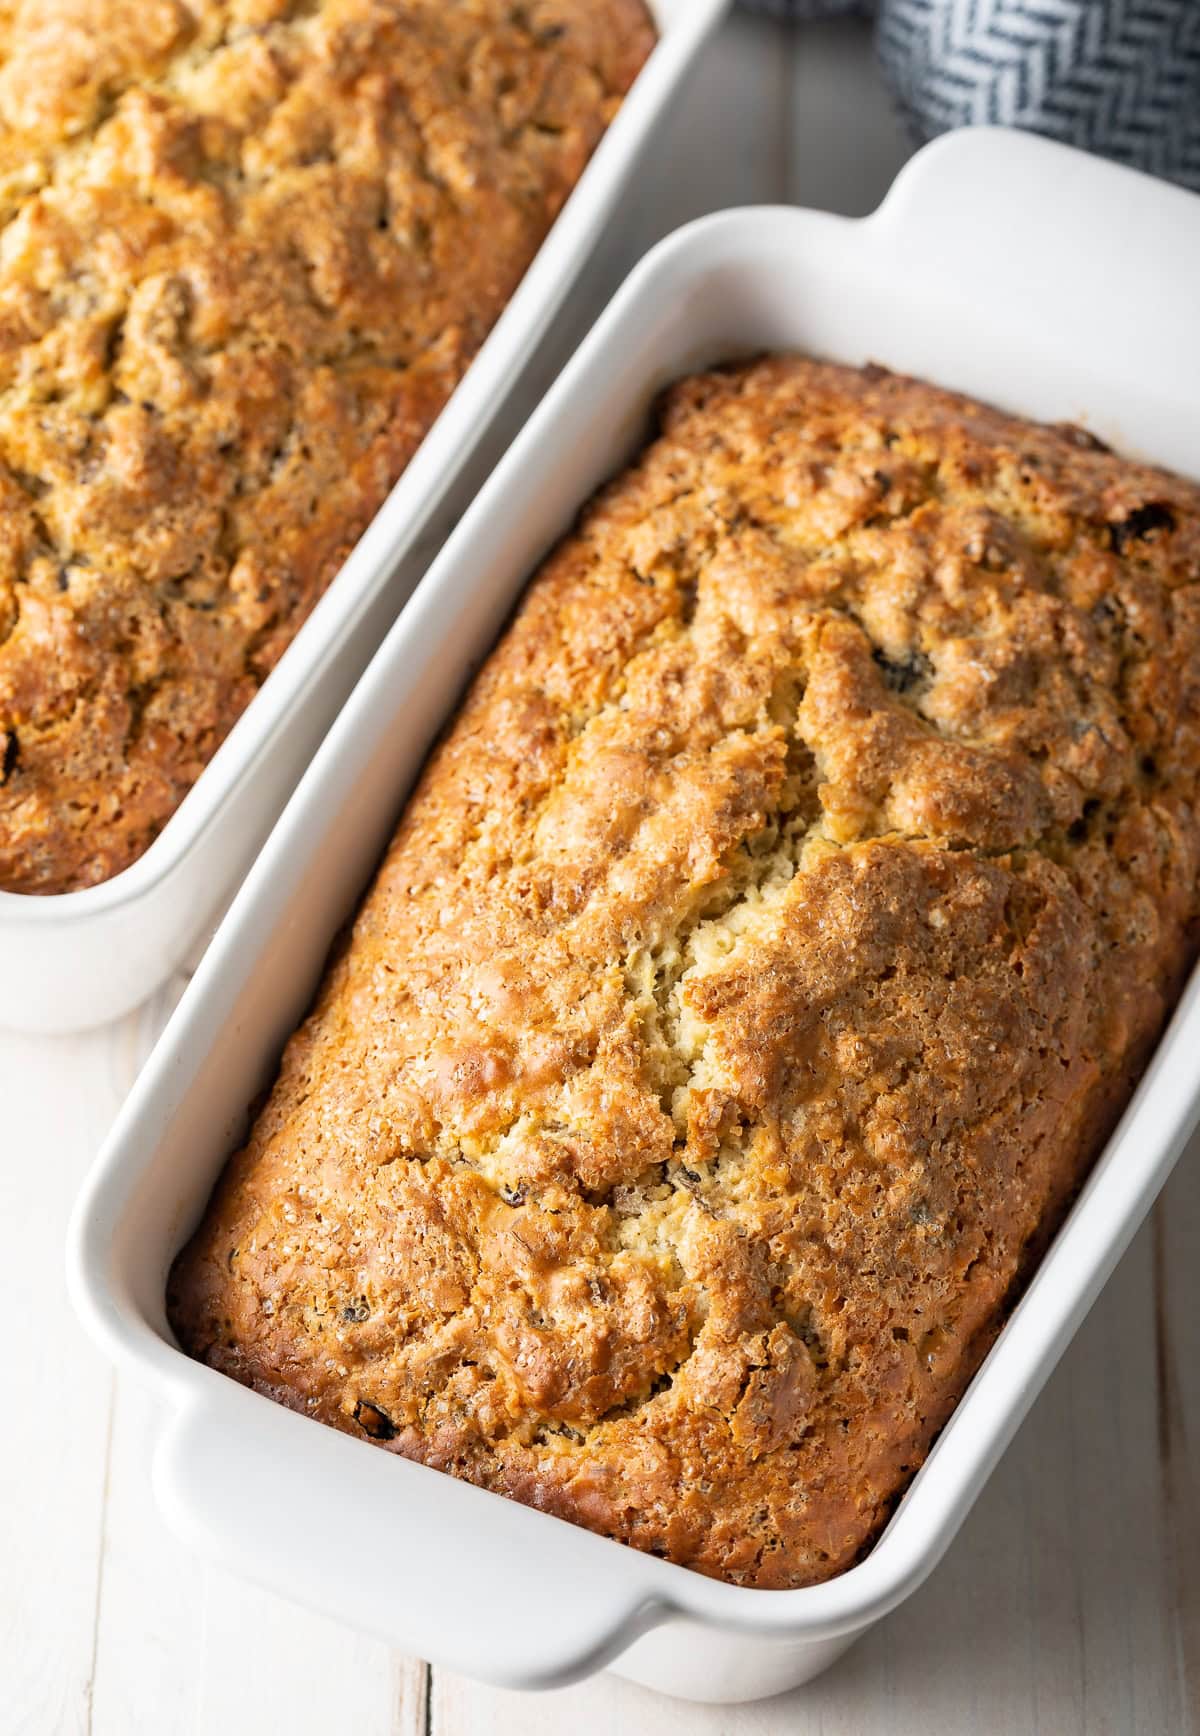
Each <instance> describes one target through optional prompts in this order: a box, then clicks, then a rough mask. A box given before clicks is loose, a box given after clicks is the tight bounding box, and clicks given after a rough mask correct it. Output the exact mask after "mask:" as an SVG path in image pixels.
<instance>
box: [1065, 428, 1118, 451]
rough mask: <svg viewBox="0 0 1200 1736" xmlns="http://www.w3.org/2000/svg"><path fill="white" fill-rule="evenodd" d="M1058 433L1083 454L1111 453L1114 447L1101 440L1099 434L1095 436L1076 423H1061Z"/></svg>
mask: <svg viewBox="0 0 1200 1736" xmlns="http://www.w3.org/2000/svg"><path fill="white" fill-rule="evenodd" d="M1056 426H1057V428H1058V432H1059V433H1060V434H1061V435H1062V437H1063V439H1064V440H1068V441H1070V443H1071V445H1072V446H1077V447H1078V448H1079V450H1080V451H1081V452H1111V451H1112V447H1111V446H1109V445H1108V444H1107V443H1106V442H1105V441H1103V440H1101V438H1100V436H1099V435H1098V434H1093V433H1092V431H1091V429H1090V428H1080V427H1079V426H1078V424H1077V423H1075V422H1059V423H1057V424H1056Z"/></svg>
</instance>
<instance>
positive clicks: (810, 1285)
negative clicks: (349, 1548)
mask: <svg viewBox="0 0 1200 1736" xmlns="http://www.w3.org/2000/svg"><path fill="white" fill-rule="evenodd" d="M1198 882H1200V488H1197V487H1196V486H1195V485H1193V484H1191V483H1188V482H1184V481H1181V480H1179V479H1178V478H1176V477H1173V476H1168V475H1165V474H1162V473H1160V472H1158V471H1154V470H1150V469H1146V468H1143V467H1141V466H1138V465H1136V464H1132V463H1128V462H1125V461H1123V460H1122V459H1120V458H1118V457H1115V456H1114V455H1113V454H1111V453H1110V452H1108V451H1107V450H1106V449H1105V448H1103V447H1102V446H1100V445H1099V444H1098V443H1097V442H1095V441H1094V440H1092V439H1090V438H1089V437H1088V436H1086V435H1085V434H1083V433H1081V432H1080V431H1077V430H1070V429H1055V428H1047V427H1039V426H1035V425H1033V424H1030V423H1028V422H1023V421H1019V420H1015V419H1013V418H1011V417H1009V416H1005V415H1001V414H1000V413H998V412H997V411H995V410H992V409H988V408H986V407H984V406H982V405H979V404H976V403H972V402H970V401H968V400H967V399H964V398H960V397H955V396H952V395H951V394H949V393H946V392H942V391H938V390H935V389H933V388H932V387H929V386H926V385H921V384H918V383H916V382H914V381H911V380H907V379H901V378H897V377H894V376H891V375H889V374H886V373H883V372H882V371H880V370H873V369H868V370H866V371H865V372H856V371H853V370H849V369H846V368H841V367H835V366H831V365H827V364H823V363H821V362H816V361H808V360H801V359H795V358H787V357H783V358H774V359H768V360H764V361H759V362H757V363H754V364H752V365H749V366H740V367H738V368H734V369H732V370H730V371H718V372H715V373H711V374H708V375H705V376H703V377H701V378H697V379H692V380H688V381H686V382H684V383H683V384H682V385H679V386H678V387H676V388H675V389H674V390H673V391H672V392H671V393H670V395H669V397H668V398H667V401H666V406H665V412H664V414H663V419H662V428H661V433H660V434H659V437H658V438H657V439H656V440H655V441H654V443H653V444H652V445H651V446H650V447H649V448H648V450H647V451H646V452H645V454H644V455H643V457H642V458H641V460H640V461H639V462H638V463H637V464H635V465H634V466H633V468H632V469H630V470H629V471H628V472H627V473H626V474H624V475H623V476H621V477H620V478H619V479H618V480H617V481H616V482H614V483H613V484H612V485H611V486H610V487H608V488H607V489H606V490H605V491H604V492H603V493H602V494H601V495H600V496H599V498H598V499H597V500H596V501H595V502H594V503H593V504H592V505H591V506H590V507H589V508H588V510H587V511H586V513H585V514H584V516H583V518H582V521H581V523H580V525H579V527H578V529H577V530H576V531H575V532H574V533H573V534H572V535H570V536H569V537H568V538H567V539H566V540H565V541H564V542H563V543H562V545H561V546H560V547H559V548H558V550H557V551H556V552H555V553H554V554H553V555H552V556H551V557H550V559H549V560H548V561H547V562H546V564H545V566H544V567H543V569H542V571H541V572H540V574H539V576H538V577H537V578H536V580H535V581H534V583H533V585H532V587H531V588H530V590H529V591H528V594H527V596H526V598H525V600H524V602H523V603H522V605H521V607H520V610H519V612H518V614H517V616H516V618H515V620H514V622H513V624H512V625H511V627H510V628H509V630H508V632H507V634H506V636H505V637H504V639H503V640H502V642H501V644H500V646H499V648H498V649H497V650H496V652H495V653H494V655H493V656H492V657H491V659H490V661H489V662H488V663H487V664H486V666H485V667H484V669H483V671H482V673H481V674H480V676H479V677H478V679H477V680H476V682H475V684H474V687H473V689H472V691H471V693H470V695H469V697H468V699H467V701H466V703H465V705H464V706H463V708H462V710H461V712H460V713H459V715H458V717H457V720H456V721H455V722H454V723H453V725H452V727H451V728H450V730H449V733H448V734H447V736H446V737H445V739H444V741H443V742H442V744H441V745H440V746H439V748H438V749H437V751H436V752H435V753H434V754H433V756H432V758H431V759H430V762H429V764H428V766H427V768H426V770H425V773H424V775H423V777H422V779H421V781H420V784H419V787H418V788H417V790H416V793H415V795H414V796H413V797H412V799H411V801H410V802H409V804H408V806H407V809H406V811H405V813H404V816H403V819H402V821H401V824H400V828H399V831H398V832H397V834H396V837H395V840H394V843H393V844H392V846H391V849H390V852H389V854H388V855H387V858H386V860H385V862H384V865H383V867H382V869H381V870H380V872H379V876H378V878H377V880H376V882H375V885H374V887H373V889H372V890H371V892H370V894H369V896H368V897H367V899H366V902H365V903H364V905H363V907H362V910H361V912H360V914H359V916H358V919H357V922H356V924H355V926H354V930H353V935H352V938H351V939H350V940H349V942H348V945H347V947H346V948H345V950H344V951H343V952H342V955H341V956H340V957H338V958H337V959H336V961H335V962H334V963H333V964H332V965H331V968H330V970H329V972H328V975H327V977H326V980H325V983H324V986H323V987H322V989H321V991H320V994H319V997H318V999H317V1002H316V1005H315V1009H314V1011H313V1012H312V1014H311V1016H310V1017H309V1018H308V1020H307V1021H306V1023H305V1024H304V1025H303V1026H302V1028H301V1029H300V1031H299V1032H298V1033H297V1035H296V1036H295V1037H294V1038H293V1039H292V1041H291V1042H290V1044H289V1045H288V1048H287V1051H286V1053H285V1056H284V1059H283V1064H282V1071H281V1073H280V1075H279V1078H278V1081H277V1083H276V1085H275V1087H274V1090H273V1091H272V1093H271V1095H270V1098H269V1101H268V1102H267V1104H266V1107H265V1108H264V1109H263V1111H262V1113H261V1114H260V1115H259V1116H258V1119H257V1121H256V1123H255V1125H254V1127H253V1131H252V1133H251V1135H250V1138H249V1142H248V1144H247V1145H246V1147H245V1149H244V1150H243V1151H242V1152H241V1153H240V1155H238V1156H237V1157H236V1158H235V1159H234V1160H233V1161H232V1162H231V1164H230V1165H229V1167H228V1169H227V1171H226V1173H225V1175H224V1177H223V1178H222V1179H221V1181H220V1183H219V1185H218V1187H217V1190H216V1193H215V1197H214V1199H213V1201H212V1203H211V1205H210V1207H209V1210H208V1213H207V1215H206V1216H205V1218H204V1220H203V1222H202V1224H201V1225H200V1228H199V1229H198V1231H197V1232H196V1234H195V1237H194V1239H193V1240H192V1242H191V1243H190V1245H189V1246H188V1247H187V1248H186V1249H185V1251H184V1252H183V1253H182V1255H181V1256H180V1257H179V1259H178V1262H177V1264H176V1266H175V1268H174V1272H173V1275H172V1277H171V1281H170V1295H169V1312H170V1318H171V1320H172V1322H173V1324H174V1328H175V1330H176V1332H177V1334H178V1337H179V1340H180V1342H181V1344H182V1345H183V1346H184V1347H185V1348H186V1349H187V1350H188V1351H190V1352H191V1353H192V1354H193V1355H195V1356H197V1357H200V1358H203V1359H204V1360H206V1361H207V1362H209V1363H210V1364H212V1365H213V1366H214V1367H216V1368H219V1369H223V1370H225V1371H226V1372H227V1373H228V1374H230V1375H233V1376H234V1377H235V1378H236V1379H238V1380H240V1381H243V1382H245V1383H246V1384H248V1385H250V1386H253V1387H255V1388H257V1389H258V1390H259V1391H261V1392H263V1393H267V1394H269V1395H270V1396H271V1397H273V1398H275V1399H278V1400H281V1401H282V1402H283V1403H285V1404H288V1405H291V1406H293V1407H294V1408H296V1409H297V1410H301V1411H307V1412H308V1413H310V1414H311V1415H312V1416H314V1417H319V1418H320V1419H321V1420H322V1421H323V1422H326V1423H331V1424H333V1425H334V1426H335V1427H337V1428H340V1429H344V1430H346V1431H347V1432H349V1433H351V1434H358V1435H362V1436H366V1437H368V1438H370V1439H372V1440H375V1441H378V1442H380V1443H382V1444H383V1445H384V1446H386V1447H387V1449H388V1450H389V1451H391V1452H394V1453H401V1454H404V1455H406V1456H409V1457H412V1458H416V1459H420V1460H423V1461H425V1462H426V1463H428V1464H430V1465H435V1466H438V1467H439V1468H441V1469H442V1470H445V1471H450V1472H453V1473H454V1474H455V1475H457V1476H461V1477H466V1478H470V1479H471V1480H473V1481H475V1482H477V1483H481V1484H484V1485H486V1486H487V1487H488V1488H490V1489H494V1490H499V1491H501V1492H502V1493H504V1494H506V1495H510V1496H515V1497H516V1498H517V1499H519V1500H522V1501H526V1502H529V1503H531V1504H532V1505H534V1506H537V1507H541V1508H545V1509H548V1510H549V1511H550V1512H552V1513H556V1514H559V1515H561V1516H562V1517H563V1518H566V1519H570V1520H574V1521H576V1522H578V1523H579V1524H582V1525H586V1526H590V1527H592V1528H593V1529H595V1530H597V1531H601V1532H605V1533H608V1534H609V1535H611V1536H613V1537H617V1538H621V1539H624V1540H625V1541H626V1542H628V1543H632V1544H636V1545H637V1546H638V1547H639V1548H642V1549H647V1550H650V1551H652V1552H654V1553H656V1554H659V1555H664V1556H668V1557H670V1558H671V1559H672V1560H674V1561H677V1562H681V1563H686V1564H687V1565H689V1566H691V1567H694V1568H699V1569H701V1570H702V1571H704V1572H706V1573H709V1574H714V1575H720V1576H723V1577H725V1578H727V1579H730V1580H733V1581H736V1582H739V1583H742V1584H746V1585H755V1586H768V1587H769V1586H797V1585H803V1584H807V1583H809V1582H811V1581H815V1580H820V1579H823V1578H825V1577H827V1576H828V1575H831V1574H833V1573H836V1572H837V1571H838V1570H839V1569H842V1568H844V1567H846V1566H847V1565H849V1564H850V1563H852V1562H853V1561H854V1560H855V1559H856V1557H857V1556H858V1555H859V1554H860V1553H861V1552H862V1551H863V1549H864V1548H865V1547H866V1546H867V1545H869V1543H870V1542H871V1540H872V1539H873V1538H874V1537H875V1536H876V1534H877V1532H878V1531H879V1529H880V1527H881V1525H882V1524H883V1522H884V1520H885V1519H886V1517H887V1515H888V1513H889V1511H890V1510H891V1508H892V1505H893V1503H894V1502H895V1500H896V1498H897V1496H898V1494H899V1493H900V1491H901V1490H902V1489H903V1488H904V1485H905V1483H906V1481H907V1480H908V1478H909V1477H910V1476H911V1475H912V1473H913V1472H914V1471H915V1469H916V1468H917V1466H918V1465H919V1464H920V1463H921V1460H922V1458H923V1457H924V1455H925V1453H926V1451H927V1450H928V1448H929V1445H930V1442H931V1440H932V1439H933V1437H934V1435H935V1434H936V1433H937V1431H938V1429H939V1428H940V1427H941V1425H942V1424H943V1423H944V1421H945V1420H946V1418H947V1416H948V1415H949V1413H950V1411H951V1409H952V1408H953V1406H954V1404H955V1401H956V1400H957V1398H958V1397H959V1395H960V1394H961V1393H962V1391H963V1388H964V1386H965V1385H966V1383H967V1381H968V1379H969V1377H970V1375H971V1373H972V1371H973V1370H974V1369H975V1367H976V1365H977V1364H978V1362H979V1360H980V1358H981V1356H982V1355H983V1353H984V1351H985V1350H986V1348H987V1346H988V1344H989V1342H990V1341H991V1339H992V1337H993V1336H994V1334H995V1332H996V1331H997V1329H998V1326H999V1324H1000V1322H1001V1319H1002V1317H1003V1314H1004V1312H1005V1310H1006V1308H1007V1307H1008V1306H1009V1304H1010V1303H1011V1301H1012V1299H1013V1297H1014V1294H1015V1292H1016V1289H1017V1287H1018V1286H1019V1283H1020V1281H1021V1279H1022V1277H1023V1275H1024V1274H1025V1272H1026V1271H1027V1270H1028V1268H1029V1265H1030V1262H1031V1260H1032V1259H1033V1258H1034V1257H1035V1255H1036V1253H1037V1251H1038V1249H1039V1247H1040V1246H1041V1245H1042V1244H1043V1242H1044V1241H1045V1239H1046V1237H1047V1236H1048V1234H1049V1233H1050V1232H1051V1231H1052V1229H1053V1228H1054V1226H1055V1224H1056V1222H1057V1221H1058V1219H1059V1218H1060V1216H1061V1213H1062V1210H1063V1208H1064V1205H1065V1203H1066V1202H1067V1201H1068V1199H1069V1197H1070V1195H1071V1193H1072V1190H1073V1189H1074V1188H1075V1187H1076V1186H1077V1184H1078V1182H1079V1180H1080V1178H1081V1177H1082V1175H1083V1174H1084V1172H1085V1170H1086V1169H1087V1166H1088V1164H1089V1163H1090V1161H1091V1160H1092V1159H1093V1158H1094V1157H1095V1156H1096V1154H1097V1152H1098V1150H1099V1148H1100V1146H1101V1144H1102V1142H1103V1140H1104V1138H1105V1136H1106V1134H1107V1133H1108V1132H1109V1130H1110V1128H1111V1126H1112V1124H1113V1121H1114V1118H1115V1117H1116V1115H1117V1114H1118V1112H1119V1111H1120V1109H1121V1107H1122V1106H1123V1104H1124V1103H1125V1101H1126V1099H1127V1097H1128V1095H1129V1092H1130V1089H1131V1087H1132V1085H1133V1082H1134V1080H1135V1078H1136V1076H1137V1074H1138V1071H1139V1069H1140V1068H1141V1067H1142V1065H1143V1063H1144V1062H1145V1060H1146V1058H1147V1055H1148V1052H1149V1050H1150V1048H1151V1045H1152V1044H1153V1043H1154V1041H1155V1039H1156V1037H1157V1035H1158V1033H1159V1031H1160V1028H1161V1026H1162V1023H1163V1019H1164V1015H1165V1013H1166V1012H1167V1009H1168V1008H1169V1007H1170V1005H1171V1003H1172V1000H1173V998H1174V997H1175V995H1176V993H1177V990H1178V988H1179V986H1180V984H1181V980H1182V977H1183V974H1184V972H1185V971H1186V969H1187V967H1188V964H1189V962H1190V960H1191V959H1192V957H1193V956H1194V954H1195V950H1196V941H1197V922H1198V918H1200V892H1198Z"/></svg>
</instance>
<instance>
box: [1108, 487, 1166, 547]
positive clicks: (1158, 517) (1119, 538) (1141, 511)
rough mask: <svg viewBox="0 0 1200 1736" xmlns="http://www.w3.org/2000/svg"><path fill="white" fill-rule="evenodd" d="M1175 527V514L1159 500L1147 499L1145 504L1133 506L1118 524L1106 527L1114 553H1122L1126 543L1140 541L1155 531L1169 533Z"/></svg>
mask: <svg viewBox="0 0 1200 1736" xmlns="http://www.w3.org/2000/svg"><path fill="white" fill-rule="evenodd" d="M1174 529H1175V514H1174V513H1173V512H1172V511H1171V509H1170V507H1169V506H1167V505H1165V503H1164V502H1163V501H1161V500H1148V501H1147V502H1146V504H1145V506H1138V507H1135V508H1134V510H1133V511H1132V512H1131V513H1130V514H1129V516H1128V517H1127V518H1123V519H1122V520H1121V522H1120V524H1110V525H1109V527H1108V540H1109V545H1110V547H1111V548H1112V549H1113V551H1114V553H1115V554H1119V555H1122V554H1124V553H1125V548H1126V545H1127V544H1128V543H1131V542H1142V541H1143V540H1144V539H1145V538H1147V537H1151V536H1153V535H1154V533H1155V531H1160V530H1161V531H1166V532H1167V533H1168V534H1170V532H1171V531H1173V530H1174Z"/></svg>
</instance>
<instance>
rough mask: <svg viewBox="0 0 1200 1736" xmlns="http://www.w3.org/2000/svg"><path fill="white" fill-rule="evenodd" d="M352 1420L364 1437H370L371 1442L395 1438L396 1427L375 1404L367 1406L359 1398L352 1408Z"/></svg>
mask: <svg viewBox="0 0 1200 1736" xmlns="http://www.w3.org/2000/svg"><path fill="white" fill-rule="evenodd" d="M354 1420H355V1422H356V1423H357V1424H358V1426H359V1428H360V1429H361V1430H362V1431H363V1433H364V1434H365V1435H370V1437H371V1439H372V1440H373V1441H391V1440H394V1439H395V1436H396V1425H395V1424H394V1423H393V1421H392V1419H391V1417H389V1416H386V1415H385V1414H384V1412H383V1411H381V1410H380V1408H379V1406H378V1405H377V1404H369V1403H368V1402H367V1400H366V1399H365V1398H360V1399H359V1400H358V1402H357V1403H356V1404H355V1406H354Z"/></svg>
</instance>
